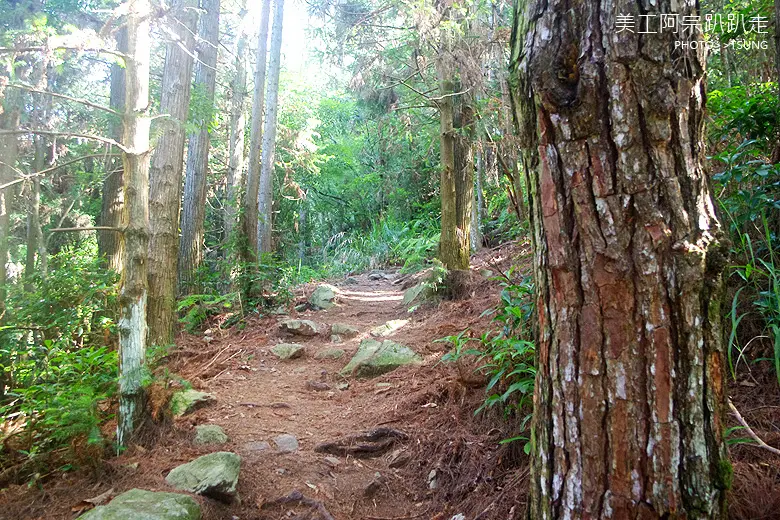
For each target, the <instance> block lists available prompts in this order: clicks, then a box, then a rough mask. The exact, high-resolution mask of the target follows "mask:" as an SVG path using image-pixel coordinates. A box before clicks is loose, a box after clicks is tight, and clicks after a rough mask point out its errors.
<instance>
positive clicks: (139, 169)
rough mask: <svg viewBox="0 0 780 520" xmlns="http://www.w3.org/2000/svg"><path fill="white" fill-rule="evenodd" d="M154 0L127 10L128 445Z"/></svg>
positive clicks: (138, 410) (140, 408) (141, 306)
mask: <svg viewBox="0 0 780 520" xmlns="http://www.w3.org/2000/svg"><path fill="white" fill-rule="evenodd" d="M151 14H152V6H151V4H150V2H149V0H131V2H129V6H128V14H127V56H128V57H127V59H126V65H127V69H126V80H127V81H126V94H125V113H124V132H123V137H122V144H123V145H124V147H125V149H126V150H127V151H126V152H125V154H124V170H125V171H124V201H125V204H124V210H123V212H122V223H123V227H124V230H125V231H124V234H123V241H124V252H125V259H124V262H123V266H124V269H123V272H122V283H121V290H120V296H119V298H120V304H121V311H120V312H121V314H120V317H119V417H118V421H117V444H118V445H119V446H125V445H126V444H127V442H128V441H129V439H130V437H131V436H132V434H133V432H134V431H135V428H136V426H137V425H138V423H139V421H140V419H141V417H142V416H143V414H144V413H145V412H144V395H145V392H144V389H143V386H142V384H141V383H142V378H143V368H144V362H145V358H146V292H147V291H146V288H147V280H146V260H147V252H148V247H149V128H150V124H151V119H150V118H149V117H148V110H149V54H150V48H151V39H150V37H149V25H150V18H151Z"/></svg>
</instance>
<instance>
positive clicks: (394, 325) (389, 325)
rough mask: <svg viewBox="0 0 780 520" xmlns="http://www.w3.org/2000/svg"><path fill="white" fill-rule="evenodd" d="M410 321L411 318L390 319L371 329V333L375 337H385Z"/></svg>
mask: <svg viewBox="0 0 780 520" xmlns="http://www.w3.org/2000/svg"><path fill="white" fill-rule="evenodd" d="M407 323H409V320H390V321H387V322H385V323H384V324H382V325H379V326H378V327H374V328H373V329H371V335H372V336H374V337H375V338H384V337H387V336H389V335H391V334H393V333H394V332H395V331H397V330H398V329H400V328H401V327H403V326H404V325H406V324H407Z"/></svg>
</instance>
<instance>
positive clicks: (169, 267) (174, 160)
mask: <svg viewBox="0 0 780 520" xmlns="http://www.w3.org/2000/svg"><path fill="white" fill-rule="evenodd" d="M197 6H198V3H197V2H196V1H195V0H179V1H178V2H176V3H175V4H174V6H173V16H174V17H175V18H176V20H177V21H176V23H171V27H173V28H174V30H175V32H176V35H177V37H178V41H176V42H170V43H168V45H167V47H166V51H165V68H164V69H163V80H162V89H161V97H160V112H162V113H164V114H169V115H170V118H169V119H167V120H166V121H165V129H164V130H163V133H162V135H161V136H160V139H159V141H158V142H157V147H156V148H155V150H154V154H153V156H152V164H151V168H150V170H149V209H150V219H149V225H150V237H149V310H148V313H147V316H148V322H149V343H150V344H151V345H170V344H172V343H173V337H174V333H175V324H176V281H177V278H176V273H177V272H178V270H177V267H178V265H177V264H178V254H179V209H180V208H179V206H180V205H181V181H182V167H183V165H182V163H183V157H184V138H185V134H184V124H185V123H186V122H187V113H188V111H189V106H190V86H191V85H192V65H193V59H192V52H193V48H194V47H195V36H194V34H195V29H196V28H197V23H198V15H197ZM171 21H173V19H171ZM182 47H184V48H182Z"/></svg>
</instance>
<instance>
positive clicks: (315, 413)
mask: <svg viewBox="0 0 780 520" xmlns="http://www.w3.org/2000/svg"><path fill="white" fill-rule="evenodd" d="M357 280H358V284H356V285H344V286H342V287H341V288H340V289H341V294H340V295H339V302H340V303H339V305H338V306H337V307H334V308H332V309H329V310H325V311H316V312H314V311H308V312H304V313H301V314H298V315H296V316H295V317H296V318H300V319H310V320H313V321H315V322H317V323H318V324H319V325H320V327H321V328H322V329H324V333H323V334H321V335H318V336H316V337H312V338H307V337H303V336H295V337H290V336H289V335H288V334H286V333H283V332H281V331H279V330H278V328H276V329H275V328H271V329H270V330H267V331H263V332H264V333H267V336H266V337H265V341H262V339H261V341H258V339H260V338H257V337H256V336H255V333H256V332H257V331H250V332H249V333H248V334H247V335H246V337H244V338H236V337H234V336H230V337H227V338H225V339H223V340H221V342H222V343H225V342H235V343H233V344H232V345H231V347H230V348H231V349H235V348H236V347H239V348H243V349H245V351H246V352H248V353H250V352H251V353H253V354H254V357H252V354H250V355H249V356H247V360H246V361H247V363H246V365H239V369H238V370H235V369H231V370H228V371H226V372H224V373H223V374H222V375H219V376H218V377H215V378H214V379H212V380H211V381H209V382H208V383H207V384H206V385H204V387H203V389H204V390H206V391H209V392H212V393H214V394H215V395H216V396H217V399H218V403H217V405H215V406H213V407H211V408H207V409H204V410H202V411H200V412H198V413H197V415H196V417H197V422H198V423H199V424H218V425H220V426H222V427H223V428H224V430H225V432H226V433H227V434H228V436H229V437H230V439H231V446H229V447H228V448H229V449H232V450H233V451H235V452H236V453H238V454H239V455H241V457H242V459H243V466H242V471H241V480H240V482H239V493H240V494H241V496H242V500H243V504H242V506H241V507H240V508H238V510H237V511H236V510H235V508H231V509H233V511H230V513H231V515H232V514H235V515H236V516H238V517H239V518H258V517H260V516H259V512H260V511H259V510H258V506H262V504H263V503H267V502H270V501H272V500H274V499H276V498H279V497H281V496H284V495H287V494H288V493H290V492H291V491H293V490H298V491H301V492H302V493H303V494H305V495H306V496H308V497H310V498H313V499H316V500H318V501H321V502H323V503H324V504H325V507H326V508H327V510H328V511H329V512H330V513H331V514H332V515H333V516H334V517H335V518H355V519H358V518H370V515H373V516H377V517H394V516H402V513H403V514H415V513H419V512H420V510H419V508H416V507H415V503H416V502H415V499H416V498H417V497H415V496H414V495H415V494H414V493H410V492H407V491H406V490H404V489H403V488H404V486H403V483H402V482H397V480H398V478H397V477H395V471H394V470H392V469H390V468H388V461H387V460H386V458H385V457H377V458H371V459H360V460H358V459H354V458H349V457H334V456H333V455H328V454H321V453H315V452H314V451H313V450H314V447H315V445H316V444H318V443H321V442H325V441H329V440H333V439H336V438H338V437H342V436H344V435H348V434H352V433H356V432H360V431H363V430H367V429H370V428H373V427H375V426H377V425H378V424H379V423H381V422H383V421H388V420H390V421H391V420H392V417H391V416H388V415H387V414H388V406H387V405H388V403H389V402H390V400H391V399H392V397H393V396H394V395H397V393H398V392H399V391H406V390H409V389H410V388H414V387H415V386H416V383H415V382H414V381H408V380H405V379H401V380H399V379H398V374H388V375H387V376H385V377H379V378H375V379H370V380H364V381H359V380H354V379H352V378H349V379H345V378H342V377H340V376H339V375H338V371H339V370H340V369H341V368H343V366H344V365H345V364H346V362H347V361H348V360H349V359H350V357H351V356H352V354H354V352H355V351H356V350H357V348H358V345H359V343H360V341H361V340H362V339H365V338H367V337H370V335H369V331H370V330H371V329H372V328H373V327H376V326H379V325H382V324H384V323H385V322H387V321H388V320H393V319H409V315H408V312H407V310H406V307H404V306H403V305H402V304H401V300H402V298H403V295H402V293H401V292H400V291H398V290H397V286H393V285H392V284H391V283H390V282H389V281H387V280H381V281H370V280H368V278H367V276H366V275H363V276H360V277H357ZM280 321H281V320H280ZM333 323H344V324H347V325H352V326H353V327H356V328H357V329H359V330H360V331H361V332H360V334H359V335H358V336H356V337H354V338H352V339H345V340H343V342H342V343H339V344H334V343H333V342H331V339H330V334H329V333H328V329H329V327H330V326H331V325H332V324H333ZM407 327H409V328H414V324H413V323H412V322H411V321H410V323H409V324H408V325H407ZM402 336H406V338H407V339H411V338H412V337H414V334H413V333H410V332H407V331H405V330H404V328H402V329H400V330H399V331H398V332H397V333H396V334H394V335H393V336H390V338H391V339H396V340H398V341H403V339H402ZM416 339H417V340H422V341H425V339H424V338H416ZM431 339H433V338H431ZM290 341H294V342H297V343H301V344H303V345H305V347H306V354H305V355H304V356H303V357H301V358H298V359H294V360H286V361H281V360H278V359H277V358H276V357H275V356H274V355H273V354H271V353H270V348H271V347H272V346H273V345H275V344H277V343H280V342H290ZM418 343H419V341H418ZM217 346H221V343H220V344H218V345H217ZM225 347H227V345H225ZM334 348H339V349H343V350H344V351H345V355H344V356H343V358H341V359H338V360H333V359H316V358H315V356H316V354H317V353H318V352H322V351H324V350H326V349H334ZM418 350H419V347H418ZM421 354H423V355H424V354H425V352H424V351H423V352H421ZM241 367H244V368H249V369H248V370H246V369H244V370H242V369H241ZM347 385H348V387H346V388H345V386H347ZM390 415H392V414H390ZM192 422H194V421H192ZM279 435H292V436H294V437H295V438H296V439H297V441H298V449H297V450H296V451H295V452H293V453H280V452H279V450H278V448H277V446H276V442H275V440H274V439H275V438H276V437H277V436H279ZM184 458H186V457H184ZM266 507H268V506H266ZM288 509H289V508H285V507H277V508H271V509H267V510H266V511H267V513H266V514H267V517H268V518H277V517H278V518H281V517H282V516H284V514H285V513H286V512H287V510H288ZM214 512H216V511H214ZM226 512H227V511H226ZM222 517H224V518H230V517H231V516H230V515H224V516H215V518H222Z"/></svg>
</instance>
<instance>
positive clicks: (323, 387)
mask: <svg viewBox="0 0 780 520" xmlns="http://www.w3.org/2000/svg"><path fill="white" fill-rule="evenodd" d="M306 389H307V390H314V391H315V392H327V391H328V390H330V385H329V384H328V383H326V382H324V381H306Z"/></svg>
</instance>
